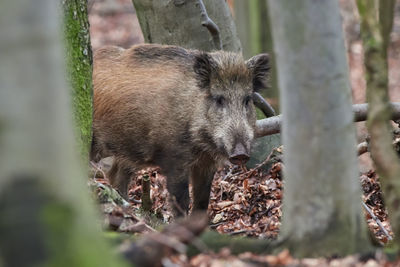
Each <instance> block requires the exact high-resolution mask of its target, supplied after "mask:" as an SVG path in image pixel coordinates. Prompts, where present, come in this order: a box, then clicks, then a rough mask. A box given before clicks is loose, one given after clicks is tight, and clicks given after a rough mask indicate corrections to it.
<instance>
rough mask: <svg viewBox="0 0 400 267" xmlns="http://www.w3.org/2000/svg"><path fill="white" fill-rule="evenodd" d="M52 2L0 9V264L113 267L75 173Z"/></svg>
mask: <svg viewBox="0 0 400 267" xmlns="http://www.w3.org/2000/svg"><path fill="white" fill-rule="evenodd" d="M58 8H59V2H57V1H52V0H38V1H31V0H13V1H5V2H3V3H2V8H1V9H0V31H1V32H2V38H0V50H1V51H2V53H0V61H1V65H0V84H1V85H2V89H1V90H0V214H1V216H0V236H1V238H0V258H1V261H2V262H1V263H0V264H3V265H4V266H121V264H120V263H119V260H117V259H116V258H115V257H114V256H113V255H112V253H111V252H110V250H109V248H108V246H107V245H106V244H105V241H104V240H103V239H102V238H101V237H100V236H101V235H100V233H101V232H100V229H99V227H98V222H96V220H95V219H94V218H95V216H94V212H93V210H94V207H93V206H92V205H91V201H90V200H89V197H88V192H87V186H86V185H85V180H86V179H85V178H84V175H83V172H82V171H81V170H80V169H79V164H78V161H77V158H78V157H77V155H76V154H78V153H75V151H74V148H75V144H74V138H73V134H72V130H71V129H72V127H71V126H72V123H71V122H72V118H70V117H72V116H70V115H69V114H71V113H70V111H71V107H70V106H69V97H70V94H69V93H70V89H69V87H68V86H66V82H65V72H64V66H63V58H64V56H63V51H62V48H61V42H60V40H61V38H60V37H61V36H60V34H59V31H60V29H61V25H60V23H59V21H58V18H59V17H58V15H59V14H60V13H61V10H58Z"/></svg>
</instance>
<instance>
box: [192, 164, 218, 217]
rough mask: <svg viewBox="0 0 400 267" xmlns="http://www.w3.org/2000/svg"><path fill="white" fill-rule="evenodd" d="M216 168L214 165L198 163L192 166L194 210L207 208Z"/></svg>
mask: <svg viewBox="0 0 400 267" xmlns="http://www.w3.org/2000/svg"><path fill="white" fill-rule="evenodd" d="M215 170H216V169H215V167H214V166H213V165H208V166H207V165H206V166H204V165H196V166H194V167H193V168H192V173H191V178H192V185H193V211H195V210H207V208H208V202H209V199H210V191H211V183H212V180H213V178H214V173H215Z"/></svg>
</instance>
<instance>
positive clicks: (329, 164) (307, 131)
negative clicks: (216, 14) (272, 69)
mask: <svg viewBox="0 0 400 267" xmlns="http://www.w3.org/2000/svg"><path fill="white" fill-rule="evenodd" d="M268 3H269V12H270V18H271V24H272V30H273V31H272V34H273V38H274V48H275V55H276V59H277V66H278V82H279V87H280V88H281V110H282V114H283V118H284V120H283V125H282V130H283V131H282V139H283V144H284V146H285V153H284V162H285V169H284V177H285V194H284V198H283V201H284V203H283V219H282V232H281V233H282V235H281V238H283V239H286V243H287V245H288V247H289V249H290V250H291V253H293V254H294V255H295V256H298V257H305V256H307V257H313V256H326V255H346V254H350V253H355V252H360V251H364V250H365V249H368V247H369V242H368V241H367V232H366V227H365V220H364V218H363V215H362V213H361V198H360V196H361V190H360V185H359V182H358V179H357V176H358V174H357V158H356V151H355V149H356V136H355V128H354V125H353V113H352V110H351V92H350V86H349V79H348V68H347V64H346V55H345V47H344V40H343V36H342V29H341V21H340V14H339V7H338V3H337V2H336V1H313V0H304V1H291V0H281V1H274V0H269V2H268ZM304 244H307V246H305V245H304Z"/></svg>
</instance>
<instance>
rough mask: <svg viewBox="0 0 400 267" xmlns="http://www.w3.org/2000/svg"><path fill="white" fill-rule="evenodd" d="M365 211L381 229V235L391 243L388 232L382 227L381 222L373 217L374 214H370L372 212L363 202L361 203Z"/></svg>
mask: <svg viewBox="0 0 400 267" xmlns="http://www.w3.org/2000/svg"><path fill="white" fill-rule="evenodd" d="M362 204H363V206H364V208H365V210H366V211H367V212H368V213H369V215H371V217H372V219H374V220H375V222H376V223H377V224H378V226H379V227H380V228H381V230H382V231H383V233H384V234H385V235H386V237H387V238H388V239H389V241H391V240H392V239H393V238H392V237H391V236H390V235H389V233H388V231H387V230H386V228H385V227H384V226H383V224H382V222H381V221H380V220H379V219H378V217H376V216H375V214H374V213H373V212H372V210H371V209H370V208H369V207H368V206H367V204H365V203H364V202H362Z"/></svg>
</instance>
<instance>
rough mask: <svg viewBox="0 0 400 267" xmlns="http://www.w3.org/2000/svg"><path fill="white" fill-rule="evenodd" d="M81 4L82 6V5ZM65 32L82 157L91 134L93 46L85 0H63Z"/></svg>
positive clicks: (69, 75)
mask: <svg viewBox="0 0 400 267" xmlns="http://www.w3.org/2000/svg"><path fill="white" fill-rule="evenodd" d="M83 7H84V8H83ZM64 33H65V43H66V57H67V70H68V81H69V83H70V85H71V87H72V101H73V110H74V120H75V125H76V133H77V135H78V136H79V137H80V138H78V145H79V147H80V150H81V153H82V156H83V158H84V159H87V158H88V152H89V147H90V142H91V136H92V110H93V102H92V98H93V90H92V50H91V46H90V35H89V21H88V16H87V8H86V1H84V0H74V1H64Z"/></svg>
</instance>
